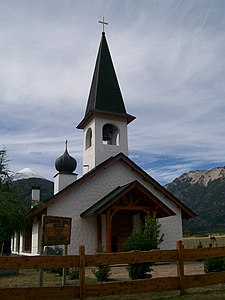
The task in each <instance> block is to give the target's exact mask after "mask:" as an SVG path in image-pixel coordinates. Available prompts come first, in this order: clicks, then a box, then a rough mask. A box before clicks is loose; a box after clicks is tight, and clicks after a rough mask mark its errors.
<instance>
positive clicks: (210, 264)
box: [204, 256, 225, 273]
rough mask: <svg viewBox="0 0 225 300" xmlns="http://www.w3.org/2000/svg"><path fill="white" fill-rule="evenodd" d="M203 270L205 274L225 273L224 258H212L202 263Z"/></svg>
mask: <svg viewBox="0 0 225 300" xmlns="http://www.w3.org/2000/svg"><path fill="white" fill-rule="evenodd" d="M204 270H205V272H206V273H210V272H222V271H225V257H224V256H221V257H214V258H209V259H206V260H205V261H204Z"/></svg>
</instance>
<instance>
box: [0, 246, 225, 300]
mask: <svg viewBox="0 0 225 300" xmlns="http://www.w3.org/2000/svg"><path fill="white" fill-rule="evenodd" d="M79 251H80V252H79V255H73V256H70V255H68V256H33V257H31V256H16V257H15V256H14V257H13V256H11V257H0V268H6V269H7V268H13V269H15V268H17V269H41V268H72V267H79V270H80V277H79V285H77V286H66V285H64V286H61V287H31V288H3V289H0V300H4V299H7V300H8V299H13V300H22V299H32V300H37V299H54V300H55V299H75V298H80V299H86V298H88V297H100V296H107V295H116V294H119V295H122V294H134V293H147V292H157V291H171V290H179V291H180V293H181V294H182V293H185V290H186V289H188V288H193V287H199V286H206V285H210V284H218V283H224V282H225V272H218V273H210V274H196V275H185V274H184V261H190V260H197V259H206V258H213V257H219V256H225V247H218V248H203V249H184V247H183V244H182V242H181V241H178V242H177V248H176V249H175V250H152V251H132V252H124V253H100V254H95V255H85V247H84V246H80V250H79ZM174 261H176V262H177V276H173V277H160V278H150V279H144V280H127V281H112V282H106V283H95V284H90V283H89V284H87V282H85V268H86V267H91V266H92V267H93V266H100V265H104V264H109V265H118V264H119V265H120V264H123V265H124V264H131V263H132V264H134V263H142V262H174Z"/></svg>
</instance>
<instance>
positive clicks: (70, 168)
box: [55, 140, 77, 174]
mask: <svg viewBox="0 0 225 300" xmlns="http://www.w3.org/2000/svg"><path fill="white" fill-rule="evenodd" d="M67 144H68V141H67V140H66V149H65V152H64V153H63V155H61V156H60V157H58V158H57V159H56V161H55V168H56V170H57V171H58V172H59V173H66V174H71V173H73V172H74V171H75V169H76V167H77V161H76V159H75V158H73V157H72V156H70V155H69V153H68V151H67Z"/></svg>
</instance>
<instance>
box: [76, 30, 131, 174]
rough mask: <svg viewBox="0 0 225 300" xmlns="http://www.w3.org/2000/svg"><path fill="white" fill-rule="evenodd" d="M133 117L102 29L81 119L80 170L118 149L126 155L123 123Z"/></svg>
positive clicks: (125, 124)
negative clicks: (81, 166) (81, 154)
mask: <svg viewBox="0 0 225 300" xmlns="http://www.w3.org/2000/svg"><path fill="white" fill-rule="evenodd" d="M134 119H135V117H134V116H132V115H129V114H127V112H126V108H125V105H124V102H123V97H122V94H121V91H120V87H119V83H118V80H117V77H116V73H115V69H114V66H113V62H112V59H111V55H110V51H109V47H108V44H107V41H106V37H105V32H104V31H103V32H102V38H101V42H100V46H99V50H98V55H97V59H96V64H95V69H94V74H93V78H92V83H91V89H90V93H89V97H88V102H87V107H86V112H85V116H84V118H83V120H82V121H81V122H80V123H79V125H78V126H77V128H78V129H83V133H84V140H83V174H85V173H86V172H88V171H90V170H91V169H93V168H94V167H96V166H97V165H99V164H100V163H102V162H103V161H105V160H106V159H108V158H109V157H111V156H114V155H116V154H118V153H120V152H122V153H124V154H125V155H127V156H128V138H127V125H128V124H129V123H130V122H131V121H133V120H134Z"/></svg>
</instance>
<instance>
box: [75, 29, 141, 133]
mask: <svg viewBox="0 0 225 300" xmlns="http://www.w3.org/2000/svg"><path fill="white" fill-rule="evenodd" d="M94 113H106V114H116V115H120V116H122V117H126V119H127V122H128V123H129V122H131V121H133V119H134V118H135V117H133V116H131V115H129V114H127V112H126V108H125V105H124V102H123V97H122V94H121V91H120V87H119V83H118V80H117V77H116V72H115V69H114V67H113V62H112V59H111V55H110V51H109V47H108V44H107V41H106V37H105V33H104V32H103V33H102V39H101V43H100V46H99V51H98V56H97V60H96V64H95V70H94V75H93V78H92V83H91V89H90V94H89V97H88V103H87V108H86V112H85V116H84V119H83V120H82V121H81V122H80V124H79V125H78V126H77V128H84V124H85V123H86V121H87V119H89V118H90V117H91V115H93V114H94Z"/></svg>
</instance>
